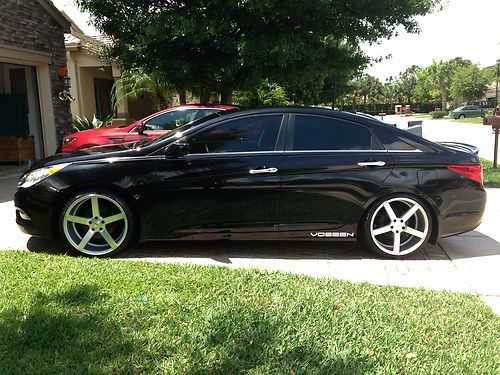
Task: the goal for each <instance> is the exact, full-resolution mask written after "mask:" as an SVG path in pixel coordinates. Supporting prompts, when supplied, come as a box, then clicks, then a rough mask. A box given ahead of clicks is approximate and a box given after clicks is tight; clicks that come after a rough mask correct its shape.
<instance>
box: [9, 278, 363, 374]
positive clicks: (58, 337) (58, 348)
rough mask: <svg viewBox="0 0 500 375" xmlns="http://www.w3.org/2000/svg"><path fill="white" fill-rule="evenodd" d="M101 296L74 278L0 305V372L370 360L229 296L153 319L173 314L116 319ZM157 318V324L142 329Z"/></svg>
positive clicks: (344, 369) (348, 364) (340, 367)
mask: <svg viewBox="0 0 500 375" xmlns="http://www.w3.org/2000/svg"><path fill="white" fill-rule="evenodd" d="M109 298H110V297H109V296H107V295H106V294H103V293H102V292H101V291H100V290H99V288H98V287H97V286H94V285H81V286H78V287H72V288H69V289H68V290H66V291H61V292H56V293H52V294H43V293H38V294H36V295H35V296H34V297H33V298H32V300H31V301H30V302H28V304H27V307H26V308H24V309H22V308H18V307H15V308H10V309H8V310H6V311H4V312H3V313H2V314H1V315H0V363H1V372H2V373H7V374H10V373H68V374H69V373H71V374H73V373H118V374H131V373H160V372H161V373H165V372H167V373H186V374H200V375H201V374H210V373H213V374H224V373H246V372H249V371H251V370H254V371H255V370H257V373H275V374H281V373H288V374H289V373H297V374H299V373H349V374H361V373H369V372H370V371H369V370H370V369H371V368H372V367H373V364H372V362H371V361H370V360H369V359H368V358H354V359H353V358H351V357H350V356H342V355H340V356H339V354H337V353H334V354H332V353H331V352H330V353H329V357H326V356H325V355H327V353H328V352H329V351H328V350H327V347H326V345H325V343H324V342H322V341H321V340H318V339H317V338H316V337H312V336H307V335H306V336H302V335H303V333H302V335H299V336H300V338H299V339H298V340H300V341H299V342H293V341H291V340H292V339H293V336H294V335H293V330H295V328H294V327H293V322H290V321H289V322H285V321H283V319H284V317H283V316H275V315H271V314H264V313H263V312H261V311H258V310H256V309H255V308H248V306H247V307H242V308H238V307H235V306H232V305H231V303H229V305H225V306H222V307H221V306H219V307H218V308H217V309H215V310H218V311H214V309H212V308H213V306H206V307H204V308H203V309H202V310H201V311H200V310H198V311H195V312H194V315H193V316H191V315H190V317H191V318H190V319H191V322H190V323H191V324H187V325H186V324H183V323H182V322H181V323H180V324H179V323H178V322H176V321H169V320H161V321H159V319H162V318H161V316H162V315H163V314H165V315H166V314H168V313H169V312H170V313H172V312H173V313H175V314H179V313H181V311H168V310H164V311H161V310H160V311H154V314H148V313H147V310H146V311H145V310H141V311H140V310H136V311H133V312H132V313H131V312H128V313H127V314H124V316H121V317H120V319H121V320H117V319H116V314H117V313H116V311H113V310H110V308H111V307H109V305H107V304H106V302H107V301H108V300H109ZM107 306H108V307H107ZM175 309H180V310H183V307H182V306H177V307H176V308H175ZM219 309H221V310H219ZM158 312H161V314H160V315H158ZM116 321H120V322H121V324H118V323H116ZM184 323H185V322H184ZM286 323H288V325H287V324H286ZM157 325H160V326H161V327H162V329H161V330H160V331H158V332H157V334H155V335H153V336H148V331H149V330H150V329H154V328H155V327H156V326H157ZM126 327H129V328H126ZM130 327H135V330H134V329H131V328H130ZM291 330H292V331H291ZM131 331H133V333H131ZM172 338H176V340H175V342H174V341H173V340H172ZM292 371H293V372H292Z"/></svg>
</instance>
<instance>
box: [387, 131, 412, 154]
mask: <svg viewBox="0 0 500 375" xmlns="http://www.w3.org/2000/svg"><path fill="white" fill-rule="evenodd" d="M377 136H378V138H379V139H380V142H382V145H383V146H384V148H385V149H386V150H389V151H391V150H392V151H416V150H417V148H416V147H415V146H412V145H411V144H409V143H408V142H405V141H403V140H402V139H400V138H399V137H398V136H396V135H393V134H388V133H379V134H377Z"/></svg>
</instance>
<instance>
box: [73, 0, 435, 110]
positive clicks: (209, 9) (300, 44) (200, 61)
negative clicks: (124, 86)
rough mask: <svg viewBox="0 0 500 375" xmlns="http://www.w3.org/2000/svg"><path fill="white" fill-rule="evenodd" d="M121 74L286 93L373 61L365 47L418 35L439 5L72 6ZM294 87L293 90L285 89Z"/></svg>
mask: <svg viewBox="0 0 500 375" xmlns="http://www.w3.org/2000/svg"><path fill="white" fill-rule="evenodd" d="M77 3H78V4H79V5H80V6H81V7H82V8H83V9H84V10H86V11H89V12H90V13H91V15H92V19H93V21H94V23H95V25H96V26H97V28H98V29H100V30H101V31H103V32H104V33H106V34H107V35H109V36H110V37H111V38H112V40H113V46H112V47H111V50H110V54H111V56H113V57H116V58H117V59H118V61H119V62H120V64H121V65H122V66H124V67H125V68H128V69H130V68H143V69H144V71H150V70H152V71H160V72H162V74H163V75H164V77H166V79H168V80H169V82H171V83H172V84H173V85H174V87H175V88H176V89H177V90H185V89H190V90H191V91H198V92H200V93H204V95H203V96H202V97H204V98H206V97H207V95H206V94H207V93H208V92H210V91H216V92H219V93H220V94H221V96H222V98H223V101H230V98H231V92H232V91H233V90H235V89H247V88H249V87H252V86H255V85H258V84H259V82H261V80H262V79H266V78H268V79H269V80H270V81H271V82H276V83H278V84H279V85H281V86H283V87H285V89H286V90H287V91H289V92H300V89H304V88H307V86H308V85H311V84H312V83H314V82H322V83H325V82H326V80H327V79H328V78H329V77H332V76H333V74H334V73H335V72H339V71H344V70H345V69H347V70H349V69H352V70H356V69H357V68H359V67H360V66H362V65H363V64H366V63H367V62H368V60H369V58H368V57H367V56H366V55H365V54H364V53H363V52H362V50H361V49H360V47H359V45H360V43H361V42H369V43H373V42H376V41H377V40H379V39H380V38H388V37H391V36H392V35H393V34H394V33H395V29H396V28H397V27H398V26H402V27H403V28H404V29H405V30H406V31H408V32H417V31H418V24H417V21H416V17H417V16H421V15H425V14H427V13H429V12H431V11H433V10H434V9H435V8H436V6H437V5H438V4H439V3H440V0H400V1H396V2H395V1H392V0H379V1H377V2H373V1H370V0H359V1H326V0H310V1H297V0H262V1H250V2H248V1H227V0H224V1H223V0H199V1H192V2H191V1H184V0H135V1H130V0H77ZM289 89H290V90H289Z"/></svg>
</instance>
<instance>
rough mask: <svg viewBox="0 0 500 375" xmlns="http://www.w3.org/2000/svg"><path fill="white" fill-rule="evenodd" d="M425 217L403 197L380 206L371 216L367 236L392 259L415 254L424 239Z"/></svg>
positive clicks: (426, 222)
mask: <svg viewBox="0 0 500 375" xmlns="http://www.w3.org/2000/svg"><path fill="white" fill-rule="evenodd" d="M429 230H430V225H429V217H428V215H427V212H426V211H425V209H424V208H423V207H422V206H421V205H420V204H419V203H418V202H416V201H415V200H413V199H411V198H407V197H398V198H393V199H389V200H387V201H385V202H383V203H381V204H380V205H379V206H378V207H377V209H376V210H375V212H374V213H373V215H372V218H371V221H370V235H371V239H372V240H373V242H374V244H375V246H377V248H378V249H380V250H381V251H382V252H384V253H386V254H389V255H392V256H403V255H408V254H410V253H412V252H414V251H416V250H418V249H419V248H420V247H421V246H422V245H423V244H424V243H425V242H426V241H427V238H428V234H429Z"/></svg>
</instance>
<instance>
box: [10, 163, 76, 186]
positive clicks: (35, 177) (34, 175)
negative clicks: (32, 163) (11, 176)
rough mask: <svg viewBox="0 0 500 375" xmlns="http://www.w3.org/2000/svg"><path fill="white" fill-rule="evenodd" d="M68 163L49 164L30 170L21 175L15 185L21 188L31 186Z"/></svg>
mask: <svg viewBox="0 0 500 375" xmlns="http://www.w3.org/2000/svg"><path fill="white" fill-rule="evenodd" d="M70 164H71V163H64V164H56V165H51V166H50V167H43V168H38V169H35V170H34V171H31V172H29V173H27V174H25V175H24V176H22V177H21V178H20V179H19V182H18V183H17V186H18V187H22V188H27V187H30V186H33V185H35V184H37V183H39V182H40V181H42V180H44V179H46V178H47V177H49V176H52V175H53V174H54V173H56V172H59V171H60V170H61V169H63V168H65V167H67V166H68V165H70Z"/></svg>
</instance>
